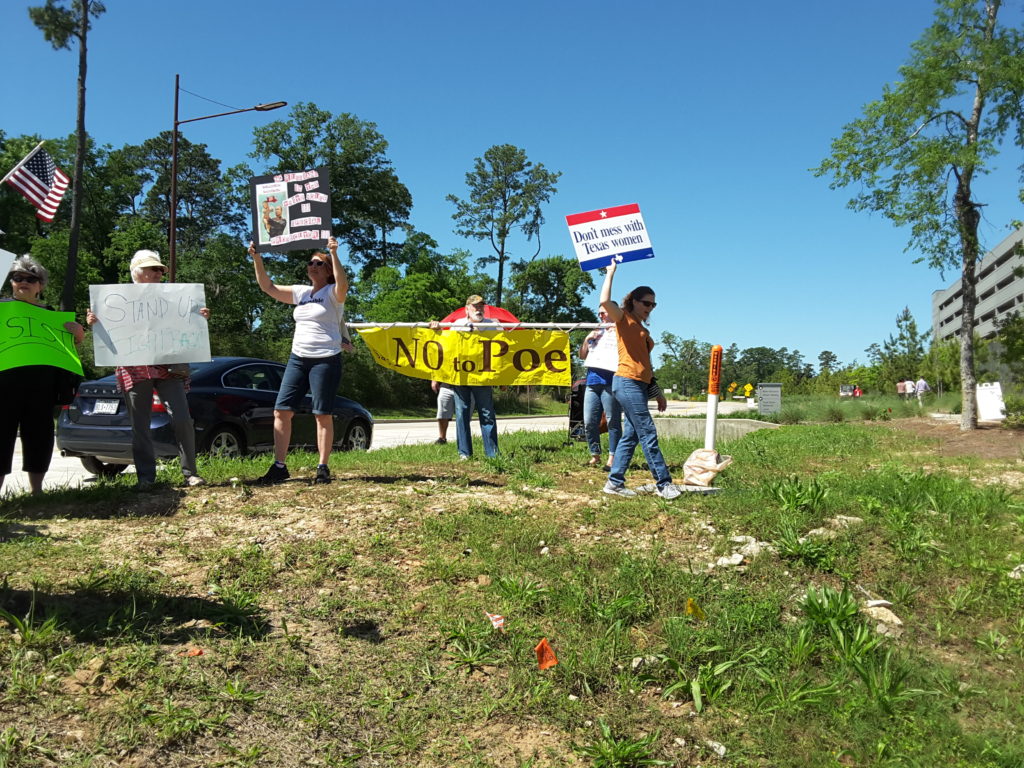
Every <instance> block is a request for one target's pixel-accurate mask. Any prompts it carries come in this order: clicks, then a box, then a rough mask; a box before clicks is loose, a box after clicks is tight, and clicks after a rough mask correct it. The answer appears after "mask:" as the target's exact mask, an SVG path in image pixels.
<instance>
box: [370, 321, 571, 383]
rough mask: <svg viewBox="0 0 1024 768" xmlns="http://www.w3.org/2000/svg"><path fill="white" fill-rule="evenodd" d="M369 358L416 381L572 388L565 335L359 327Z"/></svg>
mask: <svg viewBox="0 0 1024 768" xmlns="http://www.w3.org/2000/svg"><path fill="white" fill-rule="evenodd" d="M359 333H360V335H361V336H362V337H363V341H365V342H366V345H367V346H368V347H369V348H370V351H371V352H372V353H373V357H374V359H375V360H376V361H377V362H378V363H379V364H380V365H382V366H384V367H385V368H389V369H391V370H392V371H397V372H398V373H401V374H404V375H406V376H411V377H413V378H415V379H431V380H434V381H440V382H442V383H444V384H454V385H457V386H462V385H472V386H490V385H501V386H525V385H541V384H543V385H549V386H563V387H564V386H569V385H571V384H572V370H571V369H572V365H571V362H570V357H569V334H567V333H565V332H564V331H540V330H522V329H520V330H515V331H468V332H467V331H451V330H449V331H435V330H432V329H430V328H360V329H359Z"/></svg>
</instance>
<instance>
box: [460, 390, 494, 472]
mask: <svg viewBox="0 0 1024 768" xmlns="http://www.w3.org/2000/svg"><path fill="white" fill-rule="evenodd" d="M452 389H453V390H454V391H455V437H456V439H457V441H458V445H459V454H460V455H462V456H472V455H473V433H472V432H470V429H469V422H470V421H472V419H473V401H474V400H475V401H476V410H477V413H479V414H480V433H481V435H482V436H483V439H484V453H486V454H487V455H488V456H497V455H498V417H497V415H496V414H495V413H494V395H493V394H492V393H491V388H490V387H469V386H466V387H454V386H453V387H452Z"/></svg>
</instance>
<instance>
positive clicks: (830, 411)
mask: <svg viewBox="0 0 1024 768" xmlns="http://www.w3.org/2000/svg"><path fill="white" fill-rule="evenodd" d="M845 418H846V415H845V414H844V413H843V409H842V408H840V407H839V406H838V405H831V406H829V407H828V408H827V409H825V420H826V421H831V422H832V423H833V424H838V423H840V422H841V421H843V419H845Z"/></svg>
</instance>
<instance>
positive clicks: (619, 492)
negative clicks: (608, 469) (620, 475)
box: [604, 481, 636, 499]
mask: <svg viewBox="0 0 1024 768" xmlns="http://www.w3.org/2000/svg"><path fill="white" fill-rule="evenodd" d="M604 492H605V493H607V494H609V495H611V496H622V497H623V498H627V499H631V498H633V497H634V496H636V492H635V491H631V490H629V488H627V487H626V486H624V485H612V484H611V481H609V482H607V483H605V484H604Z"/></svg>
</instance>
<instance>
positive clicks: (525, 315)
mask: <svg viewBox="0 0 1024 768" xmlns="http://www.w3.org/2000/svg"><path fill="white" fill-rule="evenodd" d="M511 283H512V291H513V295H512V297H510V298H509V300H508V301H507V302H505V305H504V306H505V307H506V308H507V309H508V310H509V311H511V312H512V313H513V314H514V315H515V316H516V317H518V318H519V319H520V320H522V321H523V322H527V323H546V322H551V323H594V322H597V313H596V312H595V311H594V310H593V309H591V308H590V307H589V306H587V298H588V296H589V295H590V293H591V292H592V291H593V290H594V280H593V278H592V277H591V273H590V272H584V271H583V270H582V269H580V266H579V262H578V261H577V260H576V259H570V258H567V257H565V256H548V257H547V258H544V259H535V260H534V261H531V262H529V263H527V264H522V265H518V266H516V267H515V268H513V270H512V281H511Z"/></svg>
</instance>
